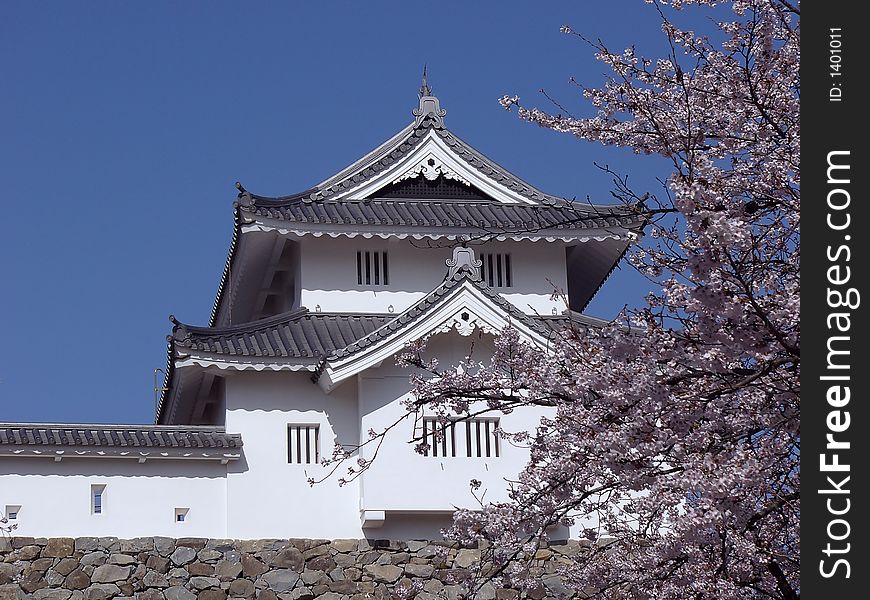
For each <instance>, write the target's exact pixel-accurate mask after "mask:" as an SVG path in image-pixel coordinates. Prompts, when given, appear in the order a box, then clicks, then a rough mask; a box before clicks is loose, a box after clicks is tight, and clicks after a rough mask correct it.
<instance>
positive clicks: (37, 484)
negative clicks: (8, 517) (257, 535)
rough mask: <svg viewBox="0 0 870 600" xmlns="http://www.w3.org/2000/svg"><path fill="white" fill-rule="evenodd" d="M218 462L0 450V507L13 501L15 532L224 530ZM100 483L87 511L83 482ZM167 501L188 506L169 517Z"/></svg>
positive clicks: (209, 533)
mask: <svg viewBox="0 0 870 600" xmlns="http://www.w3.org/2000/svg"><path fill="white" fill-rule="evenodd" d="M225 473H226V467H225V466H223V465H221V464H220V462H219V461H215V462H204V461H193V460H184V459H177V460H149V461H147V462H145V463H144V464H140V463H138V462H137V461H136V460H131V459H113V458H66V459H64V460H63V461H62V462H54V461H53V460H51V459H50V458H34V457H0V510H5V507H6V506H7V505H20V506H21V512H20V513H19V518H18V529H17V530H16V532H15V535H24V536H35V537H49V536H73V537H74V536H116V537H120V538H130V537H139V536H153V535H162V536H169V537H186V536H198V537H226V519H225V514H226V507H225V502H224V498H225V483H226V479H225ZM93 484H96V485H105V486H106V488H105V493H104V496H103V513H102V514H97V515H94V514H91V485H93ZM175 508H189V509H190V512H189V513H188V517H187V520H185V522H183V523H177V522H175Z"/></svg>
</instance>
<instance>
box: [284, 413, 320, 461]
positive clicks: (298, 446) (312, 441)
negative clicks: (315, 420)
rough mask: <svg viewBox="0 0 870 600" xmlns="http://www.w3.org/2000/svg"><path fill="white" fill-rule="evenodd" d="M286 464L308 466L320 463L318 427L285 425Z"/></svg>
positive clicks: (315, 425) (313, 425)
mask: <svg viewBox="0 0 870 600" xmlns="http://www.w3.org/2000/svg"><path fill="white" fill-rule="evenodd" d="M287 462H288V463H291V464H293V463H296V464H308V465H310V464H315V465H316V464H317V463H319V462H320V425H317V424H312V425H297V424H295V423H294V424H292V425H287Z"/></svg>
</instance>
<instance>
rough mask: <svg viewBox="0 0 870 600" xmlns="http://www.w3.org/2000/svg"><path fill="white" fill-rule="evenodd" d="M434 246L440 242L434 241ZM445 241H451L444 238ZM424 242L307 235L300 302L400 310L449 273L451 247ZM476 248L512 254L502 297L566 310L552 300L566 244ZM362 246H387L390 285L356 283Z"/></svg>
mask: <svg viewBox="0 0 870 600" xmlns="http://www.w3.org/2000/svg"><path fill="white" fill-rule="evenodd" d="M429 243H431V244H433V245H435V244H437V242H432V241H430V242H429ZM442 243H444V244H446V243H447V242H442ZM426 245H427V241H426V240H414V241H413V242H412V241H411V240H407V239H406V240H396V239H391V240H381V239H368V240H367V239H363V238H353V239H347V238H326V237H321V238H312V237H306V238H303V240H302V242H301V248H302V252H301V254H302V292H301V304H302V306H305V307H307V308H308V309H309V310H312V311H313V310H315V308H316V307H317V306H320V309H321V310H322V311H324V312H378V313H385V312H388V311H389V307H390V306H392V308H393V310H394V311H395V313H396V314H398V313H400V312H402V311H404V310H405V309H407V308H408V307H409V306H411V305H412V304H413V303H414V302H416V301H417V300H419V299H420V298H422V297H423V296H424V295H426V294H427V293H429V292H430V291H432V290H433V289H434V288H436V287H437V286H438V285H439V284H440V283H441V282H442V281H443V280H444V276H445V275H446V274H447V266H446V265H445V264H444V261H445V260H447V259H448V258H450V257H451V256H452V255H453V251H452V249H451V248H429V247H426ZM473 247H474V250H475V252H476V253H477V254H478V255H479V254H480V253H482V252H509V253H510V254H511V261H512V270H513V283H514V287H512V288H508V289H505V290H503V291H504V297H505V298H507V299H508V300H510V301H511V302H513V303H514V304H515V305H516V306H517V307H518V308H519V309H520V310H522V311H524V312H526V313H530V314H532V313H538V314H546V315H549V314H554V313H553V310H554V309H555V310H556V312H561V311H562V310H564V309H565V306H564V303H563V302H561V301H560V300H552V299H551V296H552V294H553V290H554V286H555V287H556V288H558V289H561V290H567V283H566V282H567V280H566V275H565V247H564V244H562V243H561V242H528V241H526V242H489V243H486V244H482V245H473ZM358 250H363V251H365V250H370V251H372V250H386V251H387V252H388V255H389V270H390V285H388V286H381V287H377V288H374V289H372V288H368V287H366V286H359V285H357V272H356V253H357V251H358Z"/></svg>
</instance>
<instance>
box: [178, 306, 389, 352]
mask: <svg viewBox="0 0 870 600" xmlns="http://www.w3.org/2000/svg"><path fill="white" fill-rule="evenodd" d="M395 317H396V316H395V315H389V314H387V315H383V314H378V315H368V314H348V313H342V314H334V313H311V312H308V310H307V309H301V310H296V311H292V312H289V313H284V314H281V315H277V316H274V317H269V318H267V319H260V320H258V321H252V322H249V323H244V324H241V325H235V326H231V327H191V326H189V325H184V324H182V323H176V325H175V327H174V329H173V338H174V339H175V342H176V343H177V344H178V345H179V346H181V347H184V348H190V349H191V350H197V351H201V352H210V353H214V354H224V355H229V356H256V357H287V358H313V359H320V358H322V357H324V356H329V355H331V354H333V353H334V352H336V351H337V350H339V349H341V348H344V347H346V346H348V345H349V344H352V343H353V342H355V341H356V340H358V339H360V338H362V337H365V336H366V335H368V334H369V333H371V332H373V331H375V330H377V329H378V328H380V327H382V326H383V325H385V324H387V323H389V322H390V321H392V320H393V319H395Z"/></svg>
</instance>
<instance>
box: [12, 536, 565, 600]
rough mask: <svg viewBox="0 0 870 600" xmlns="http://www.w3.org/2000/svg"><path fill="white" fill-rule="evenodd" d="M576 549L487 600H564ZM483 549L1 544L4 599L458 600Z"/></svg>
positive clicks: (197, 541) (183, 542)
mask: <svg viewBox="0 0 870 600" xmlns="http://www.w3.org/2000/svg"><path fill="white" fill-rule="evenodd" d="M579 551H580V546H579V544H578V543H577V542H574V541H568V542H562V543H554V544H551V545H550V546H549V547H546V548H542V549H540V550H538V552H537V554H536V555H535V557H534V560H533V561H532V563H531V574H532V575H533V576H534V577H537V578H539V579H540V581H541V582H542V584H543V585H542V586H541V587H540V589H538V590H534V591H531V592H528V593H523V594H521V595H520V594H518V593H517V592H516V591H514V590H510V589H506V588H496V587H495V586H493V585H492V584H486V585H485V586H484V587H482V588H481V589H480V592H479V593H478V594H477V597H478V598H480V599H481V600H514V599H516V598H518V596H521V597H526V596H529V597H531V598H533V599H534V600H541V599H544V598H556V597H566V596H571V595H572V594H571V593H570V592H569V590H566V589H565V588H564V587H563V586H562V585H561V583H560V581H559V578H558V577H557V576H556V575H555V572H556V569H557V565H558V563H559V562H560V560H564V557H565V556H571V555H574V554H576V553H577V552H579ZM479 557H480V550H478V549H473V548H461V549H456V548H454V547H451V546H449V545H447V544H446V543H445V542H425V541H409V542H390V541H386V540H334V541H329V540H297V539H293V540H253V541H248V540H206V539H201V538H180V539H177V540H176V539H170V538H163V537H154V538H137V539H131V540H119V539H117V538H106V537H102V538H95V537H86V538H77V539H73V538H50V539H45V538H27V537H13V538H4V537H0V600H23V599H24V598H32V599H33V600H109V599H111V598H115V599H117V600H122V599H124V600H126V599H128V598H135V599H136V600H227V599H228V598H229V599H233V598H239V599H245V600H313V599H314V598H320V599H322V600H364V599H371V598H374V599H376V600H386V599H391V598H398V597H400V596H405V595H407V594H401V592H402V590H413V592H412V595H413V594H416V599H417V600H434V599H435V598H447V599H449V600H456V598H457V596H458V595H459V593H460V590H461V585H460V584H461V582H462V581H465V580H468V579H469V578H470V577H471V576H472V569H473V568H474V567H475V566H476V563H477V562H478V558H479Z"/></svg>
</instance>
